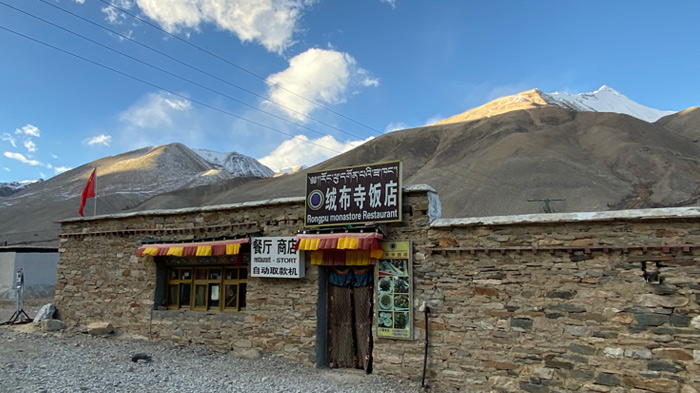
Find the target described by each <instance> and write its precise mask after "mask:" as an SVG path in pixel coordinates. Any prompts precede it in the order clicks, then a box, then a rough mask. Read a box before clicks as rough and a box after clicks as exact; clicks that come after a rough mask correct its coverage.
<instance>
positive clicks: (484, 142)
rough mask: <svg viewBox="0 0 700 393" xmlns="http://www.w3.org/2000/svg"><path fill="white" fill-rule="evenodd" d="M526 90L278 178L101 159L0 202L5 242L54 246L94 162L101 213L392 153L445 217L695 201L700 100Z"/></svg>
mask: <svg viewBox="0 0 700 393" xmlns="http://www.w3.org/2000/svg"><path fill="white" fill-rule="evenodd" d="M523 93H525V94H520V95H519V96H518V97H512V96H509V97H502V98H501V99H498V100H494V101H492V102H491V103H489V104H486V105H485V106H489V105H490V106H489V107H488V108H486V110H482V111H481V112H480V113H481V114H482V115H484V116H482V117H473V118H471V119H469V120H468V121H453V122H447V123H444V124H436V125H430V126H423V127H417V128H412V129H407V130H400V131H395V132H391V133H386V134H383V135H381V136H379V137H377V138H375V139H373V140H371V141H368V142H367V143H364V144H362V145H360V146H358V147H357V148H355V149H353V150H350V151H348V152H345V153H343V154H340V155H338V156H335V157H333V158H331V159H328V160H326V161H324V162H321V163H319V164H316V165H314V166H312V167H310V168H304V169H302V170H301V171H299V172H296V173H292V174H288V175H285V176H279V177H275V178H259V177H235V176H232V175H231V174H230V173H228V172H227V171H225V170H223V169H221V168H220V167H217V166H216V165H214V164H212V163H210V162H209V161H207V160H205V159H204V158H203V157H202V156H201V155H200V154H198V153H196V152H194V151H193V150H192V149H189V148H188V147H187V146H184V145H182V144H179V143H175V144H170V145H163V146H156V147H148V148H142V149H137V150H134V151H130V152H126V153H122V154H120V155H117V156H109V157H105V158H102V159H99V160H96V161H94V162H92V163H88V164H85V165H82V166H80V167H78V168H75V169H73V170H70V171H67V172H65V173H63V174H61V175H58V176H56V177H54V178H51V179H48V180H46V181H44V182H42V183H40V184H36V185H33V186H31V187H28V188H27V189H25V190H23V191H21V192H19V193H17V194H16V195H13V196H10V197H5V198H0V207H2V209H0V240H4V241H8V243H10V244H13V243H14V244H56V242H57V230H58V224H56V223H54V222H52V221H57V220H61V219H64V218H69V217H75V216H76V215H77V208H78V204H79V195H80V192H81V191H82V188H83V187H84V186H85V182H86V181H87V177H88V176H89V174H90V172H91V171H92V169H93V168H94V167H97V168H98V172H97V173H98V179H97V190H98V191H97V194H98V198H99V202H98V209H97V214H100V215H102V214H113V213H121V212H137V211H144V210H156V209H163V208H167V209H174V208H184V207H196V206H208V205H217V204H230V203H236V202H246V201H253V200H269V199H272V198H280V197H290V196H297V197H298V196H303V195H304V184H305V176H306V173H307V172H309V171H319V170H324V169H330V168H339V167H346V166H353V165H362V164H368V163H372V162H386V161H394V160H401V161H402V166H403V167H402V168H403V169H402V171H403V184H404V185H412V184H429V185H431V186H433V187H434V188H435V189H436V190H437V191H438V195H439V197H440V199H441V202H442V207H443V216H444V217H478V216H492V215H511V214H526V213H537V212H541V211H542V209H543V207H542V203H541V201H543V200H551V201H554V200H558V201H556V202H552V203H551V209H552V210H553V211H555V212H574V211H576V212H581V211H605V210H616V209H630V208H649V207H674V206H690V205H697V204H698V201H699V200H700V191H698V190H700V144H699V143H697V141H698V140H699V139H700V135H698V129H700V110H698V108H689V109H687V110H684V111H680V112H677V113H673V114H671V115H667V116H664V117H662V118H660V119H659V120H657V121H655V122H653V123H650V122H647V121H644V120H641V119H638V118H635V117H632V116H630V115H627V114H618V113H612V112H591V111H580V110H574V109H572V108H570V107H566V106H560V105H553V104H551V103H548V102H547V101H546V100H545V98H546V97H544V96H543V95H542V93H541V92H540V91H539V90H536V89H533V90H529V91H527V92H523ZM514 106H515V107H518V108H521V109H515V110H514V109H513V107H514ZM475 109H478V108H475ZM482 109H483V108H482ZM499 111H500V113H499ZM467 112H469V111H467ZM467 112H465V113H467ZM477 112H478V111H474V112H471V115H472V116H473V115H474V114H475V113H477ZM689 141H695V142H694V143H689ZM222 156H223V155H222ZM219 161H221V157H219ZM533 201H534V202H533ZM537 201H540V202H537ZM92 203H94V200H93V199H89V200H88V205H87V206H86V211H87V212H91V211H92V206H93V205H91V204H92Z"/></svg>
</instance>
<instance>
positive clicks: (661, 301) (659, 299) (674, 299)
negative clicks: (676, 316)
mask: <svg viewBox="0 0 700 393" xmlns="http://www.w3.org/2000/svg"><path fill="white" fill-rule="evenodd" d="M688 302H689V301H688V298H686V297H682V296H660V295H653V294H650V293H647V294H643V295H636V296H635V297H634V303H635V304H637V305H638V306H643V307H665V308H676V307H683V306H685V305H687V304H688Z"/></svg>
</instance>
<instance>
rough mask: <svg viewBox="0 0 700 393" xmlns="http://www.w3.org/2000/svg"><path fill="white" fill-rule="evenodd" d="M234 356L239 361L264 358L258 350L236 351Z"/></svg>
mask: <svg viewBox="0 0 700 393" xmlns="http://www.w3.org/2000/svg"><path fill="white" fill-rule="evenodd" d="M233 356H235V357H236V358H238V359H247V360H258V359H261V358H262V353H261V352H260V351H258V350H257V349H246V350H244V351H235V352H234V353H233Z"/></svg>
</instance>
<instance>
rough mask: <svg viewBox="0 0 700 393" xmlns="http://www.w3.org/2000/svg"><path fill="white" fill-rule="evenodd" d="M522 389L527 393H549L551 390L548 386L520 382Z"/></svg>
mask: <svg viewBox="0 0 700 393" xmlns="http://www.w3.org/2000/svg"><path fill="white" fill-rule="evenodd" d="M520 389H521V390H523V391H525V392H532V393H546V392H549V388H547V387H546V386H542V385H535V384H532V383H527V382H520Z"/></svg>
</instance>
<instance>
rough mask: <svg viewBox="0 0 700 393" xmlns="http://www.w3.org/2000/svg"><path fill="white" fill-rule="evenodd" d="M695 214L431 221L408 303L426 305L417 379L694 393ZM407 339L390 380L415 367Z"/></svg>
mask: <svg viewBox="0 0 700 393" xmlns="http://www.w3.org/2000/svg"><path fill="white" fill-rule="evenodd" d="M564 221H565V220H564ZM698 222H699V220H698V218H697V217H694V218H673V217H668V218H664V219H651V220H649V219H641V218H624V217H620V218H617V219H614V220H609V221H601V222H598V221H585V220H579V221H575V222H562V221H560V222H551V223H547V222H542V223H536V222H534V223H532V222H531V223H527V222H512V223H508V224H500V225H483V224H480V223H479V222H478V221H476V220H475V221H474V222H473V223H469V224H459V223H458V224H455V222H451V221H450V220H440V221H439V222H436V223H434V225H433V228H432V229H431V230H430V233H429V238H430V239H431V240H432V242H433V245H434V246H433V247H432V249H431V250H430V252H431V254H430V255H429V257H427V259H426V260H424V261H418V260H417V261H416V266H417V268H416V269H415V274H414V284H415V287H416V291H415V294H416V295H415V301H416V303H419V302H421V301H426V302H427V304H428V305H429V306H430V307H431V311H432V312H431V318H430V325H429V328H430V333H429V338H430V341H431V345H430V351H429V360H428V361H429V370H428V381H429V383H430V384H431V385H432V386H433V387H434V388H435V390H436V391H457V390H465V391H469V392H491V391H499V392H518V391H527V392H590V391H594V392H639V393H641V392H648V391H650V392H683V393H690V392H696V391H698V390H700V374H699V371H700V364H699V363H700V350H698V349H700V347H699V346H698V343H699V342H700V317H698V314H700V305H699V303H700V296H699V295H698V293H700V226H699V225H698ZM417 259H418V258H417ZM657 262H658V264H659V266H660V267H659V268H657ZM643 263H644V265H646V271H647V274H648V277H649V280H650V282H647V280H646V279H645V277H644V275H645V273H644V271H643V270H642V264H643ZM657 269H658V275H659V277H660V280H658V279H657V277H655V276H654V275H655V270H657ZM659 281H660V282H659ZM416 322H417V323H419V321H416ZM422 333H424V331H422ZM413 344H415V343H411V344H407V345H404V346H402V348H396V349H395V353H396V356H397V357H398V359H397V360H402V362H403V364H402V366H403V367H396V368H395V369H394V370H392V372H391V373H392V374H395V375H397V376H399V375H401V374H403V373H404V372H406V371H408V372H410V373H412V374H413V375H415V374H416V371H417V369H416V367H415V365H414V366H413V367H409V363H418V359H417V356H416V355H417V354H416V351H415V345H413ZM404 348H405V353H406V355H404V357H403V358H401V353H402V351H403V349H404ZM406 356H408V358H406ZM397 366H399V365H397Z"/></svg>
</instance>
